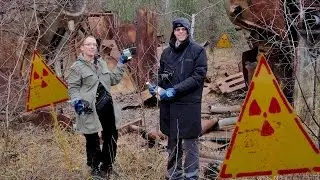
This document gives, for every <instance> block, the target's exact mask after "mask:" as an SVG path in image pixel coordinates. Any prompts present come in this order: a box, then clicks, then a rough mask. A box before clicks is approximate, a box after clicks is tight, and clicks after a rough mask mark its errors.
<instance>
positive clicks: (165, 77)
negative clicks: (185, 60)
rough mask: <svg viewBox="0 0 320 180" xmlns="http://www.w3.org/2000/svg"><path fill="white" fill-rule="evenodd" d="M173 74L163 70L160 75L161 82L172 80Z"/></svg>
mask: <svg viewBox="0 0 320 180" xmlns="http://www.w3.org/2000/svg"><path fill="white" fill-rule="evenodd" d="M173 74H174V73H173V72H171V71H167V70H164V71H163V73H162V74H160V78H161V80H162V81H171V80H172V78H173Z"/></svg>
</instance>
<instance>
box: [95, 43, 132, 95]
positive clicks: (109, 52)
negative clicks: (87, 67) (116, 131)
mask: <svg viewBox="0 0 320 180" xmlns="http://www.w3.org/2000/svg"><path fill="white" fill-rule="evenodd" d="M102 49H103V50H102V51H101V54H102V56H103V58H104V59H105V60H107V64H108V68H109V69H111V70H112V69H113V68H114V67H115V66H116V65H117V63H118V59H119V57H120V51H119V49H118V47H117V45H116V42H115V41H114V40H103V41H102ZM131 79H132V78H131V76H130V74H128V72H127V71H125V73H124V74H123V78H122V79H121V81H120V83H119V84H117V85H115V86H112V87H111V92H112V93H113V94H129V93H132V92H134V91H135V87H134V84H133V82H132V81H131Z"/></svg>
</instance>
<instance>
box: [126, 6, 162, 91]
mask: <svg viewBox="0 0 320 180" xmlns="http://www.w3.org/2000/svg"><path fill="white" fill-rule="evenodd" d="M136 15H137V17H136V18H137V29H138V30H139V31H137V42H136V44H137V60H136V61H132V62H131V64H130V68H131V70H132V74H133V78H134V79H135V82H136V83H137V86H138V87H139V90H142V89H143V88H144V85H145V83H146V82H147V81H155V74H156V73H157V29H156V27H157V24H156V14H155V13H153V12H151V11H147V10H145V9H139V10H138V11H137V13H136Z"/></svg>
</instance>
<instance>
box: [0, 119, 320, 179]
mask: <svg viewBox="0 0 320 180" xmlns="http://www.w3.org/2000/svg"><path fill="white" fill-rule="evenodd" d="M20 126H21V127H22V128H21V129H15V130H13V129H11V131H10V141H9V143H8V145H7V151H6V152H5V156H4V157H5V158H4V159H1V161H2V164H1V165H0V179H1V180H2V179H3V180H15V179H17V180H18V179H19V180H20V179H57V180H60V179H61V180H62V179H63V180H64V179H68V180H69V179H91V178H90V176H89V168H88V167H87V166H86V165H85V148H84V147H85V146H84V143H85V141H84V138H83V137H82V136H81V135H78V134H74V133H72V132H66V131H65V132H63V135H64V137H65V138H66V139H67V140H68V157H69V158H70V159H71V164H72V170H69V167H68V166H66V161H65V159H64V156H63V153H62V151H61V149H60V148H59V145H58V143H57V142H56V138H55V135H54V132H53V130H52V129H49V130H45V129H44V128H43V127H35V126H33V125H31V124H25V123H24V124H21V125H20ZM143 144H144V141H143V140H142V139H141V138H140V137H139V136H138V135H136V134H129V135H125V136H122V137H120V138H119V141H118V154H117V158H116V163H115V171H116V172H117V175H113V176H112V177H111V179H112V180H115V179H121V180H122V179H123V180H137V179H139V180H149V179H152V180H153V179H155V180H158V179H159V180H160V179H164V175H165V165H166V153H165V152H164V151H162V150H160V149H156V148H153V149H150V148H146V147H145V146H142V145H143ZM3 150H4V139H3V137H1V139H0V152H1V153H2V152H3ZM255 179H258V180H264V179H270V178H269V177H259V178H255ZM276 179H290V180H291V179H297V180H298V179H308V180H316V179H320V176H319V175H294V176H286V177H278V178H276Z"/></svg>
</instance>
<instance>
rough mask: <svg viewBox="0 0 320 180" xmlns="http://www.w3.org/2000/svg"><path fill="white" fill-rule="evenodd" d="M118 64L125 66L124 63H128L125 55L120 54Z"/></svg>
mask: <svg viewBox="0 0 320 180" xmlns="http://www.w3.org/2000/svg"><path fill="white" fill-rule="evenodd" d="M119 62H120V63H121V64H125V63H126V62H128V57H127V56H125V55H123V54H121V56H120V58H119Z"/></svg>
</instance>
